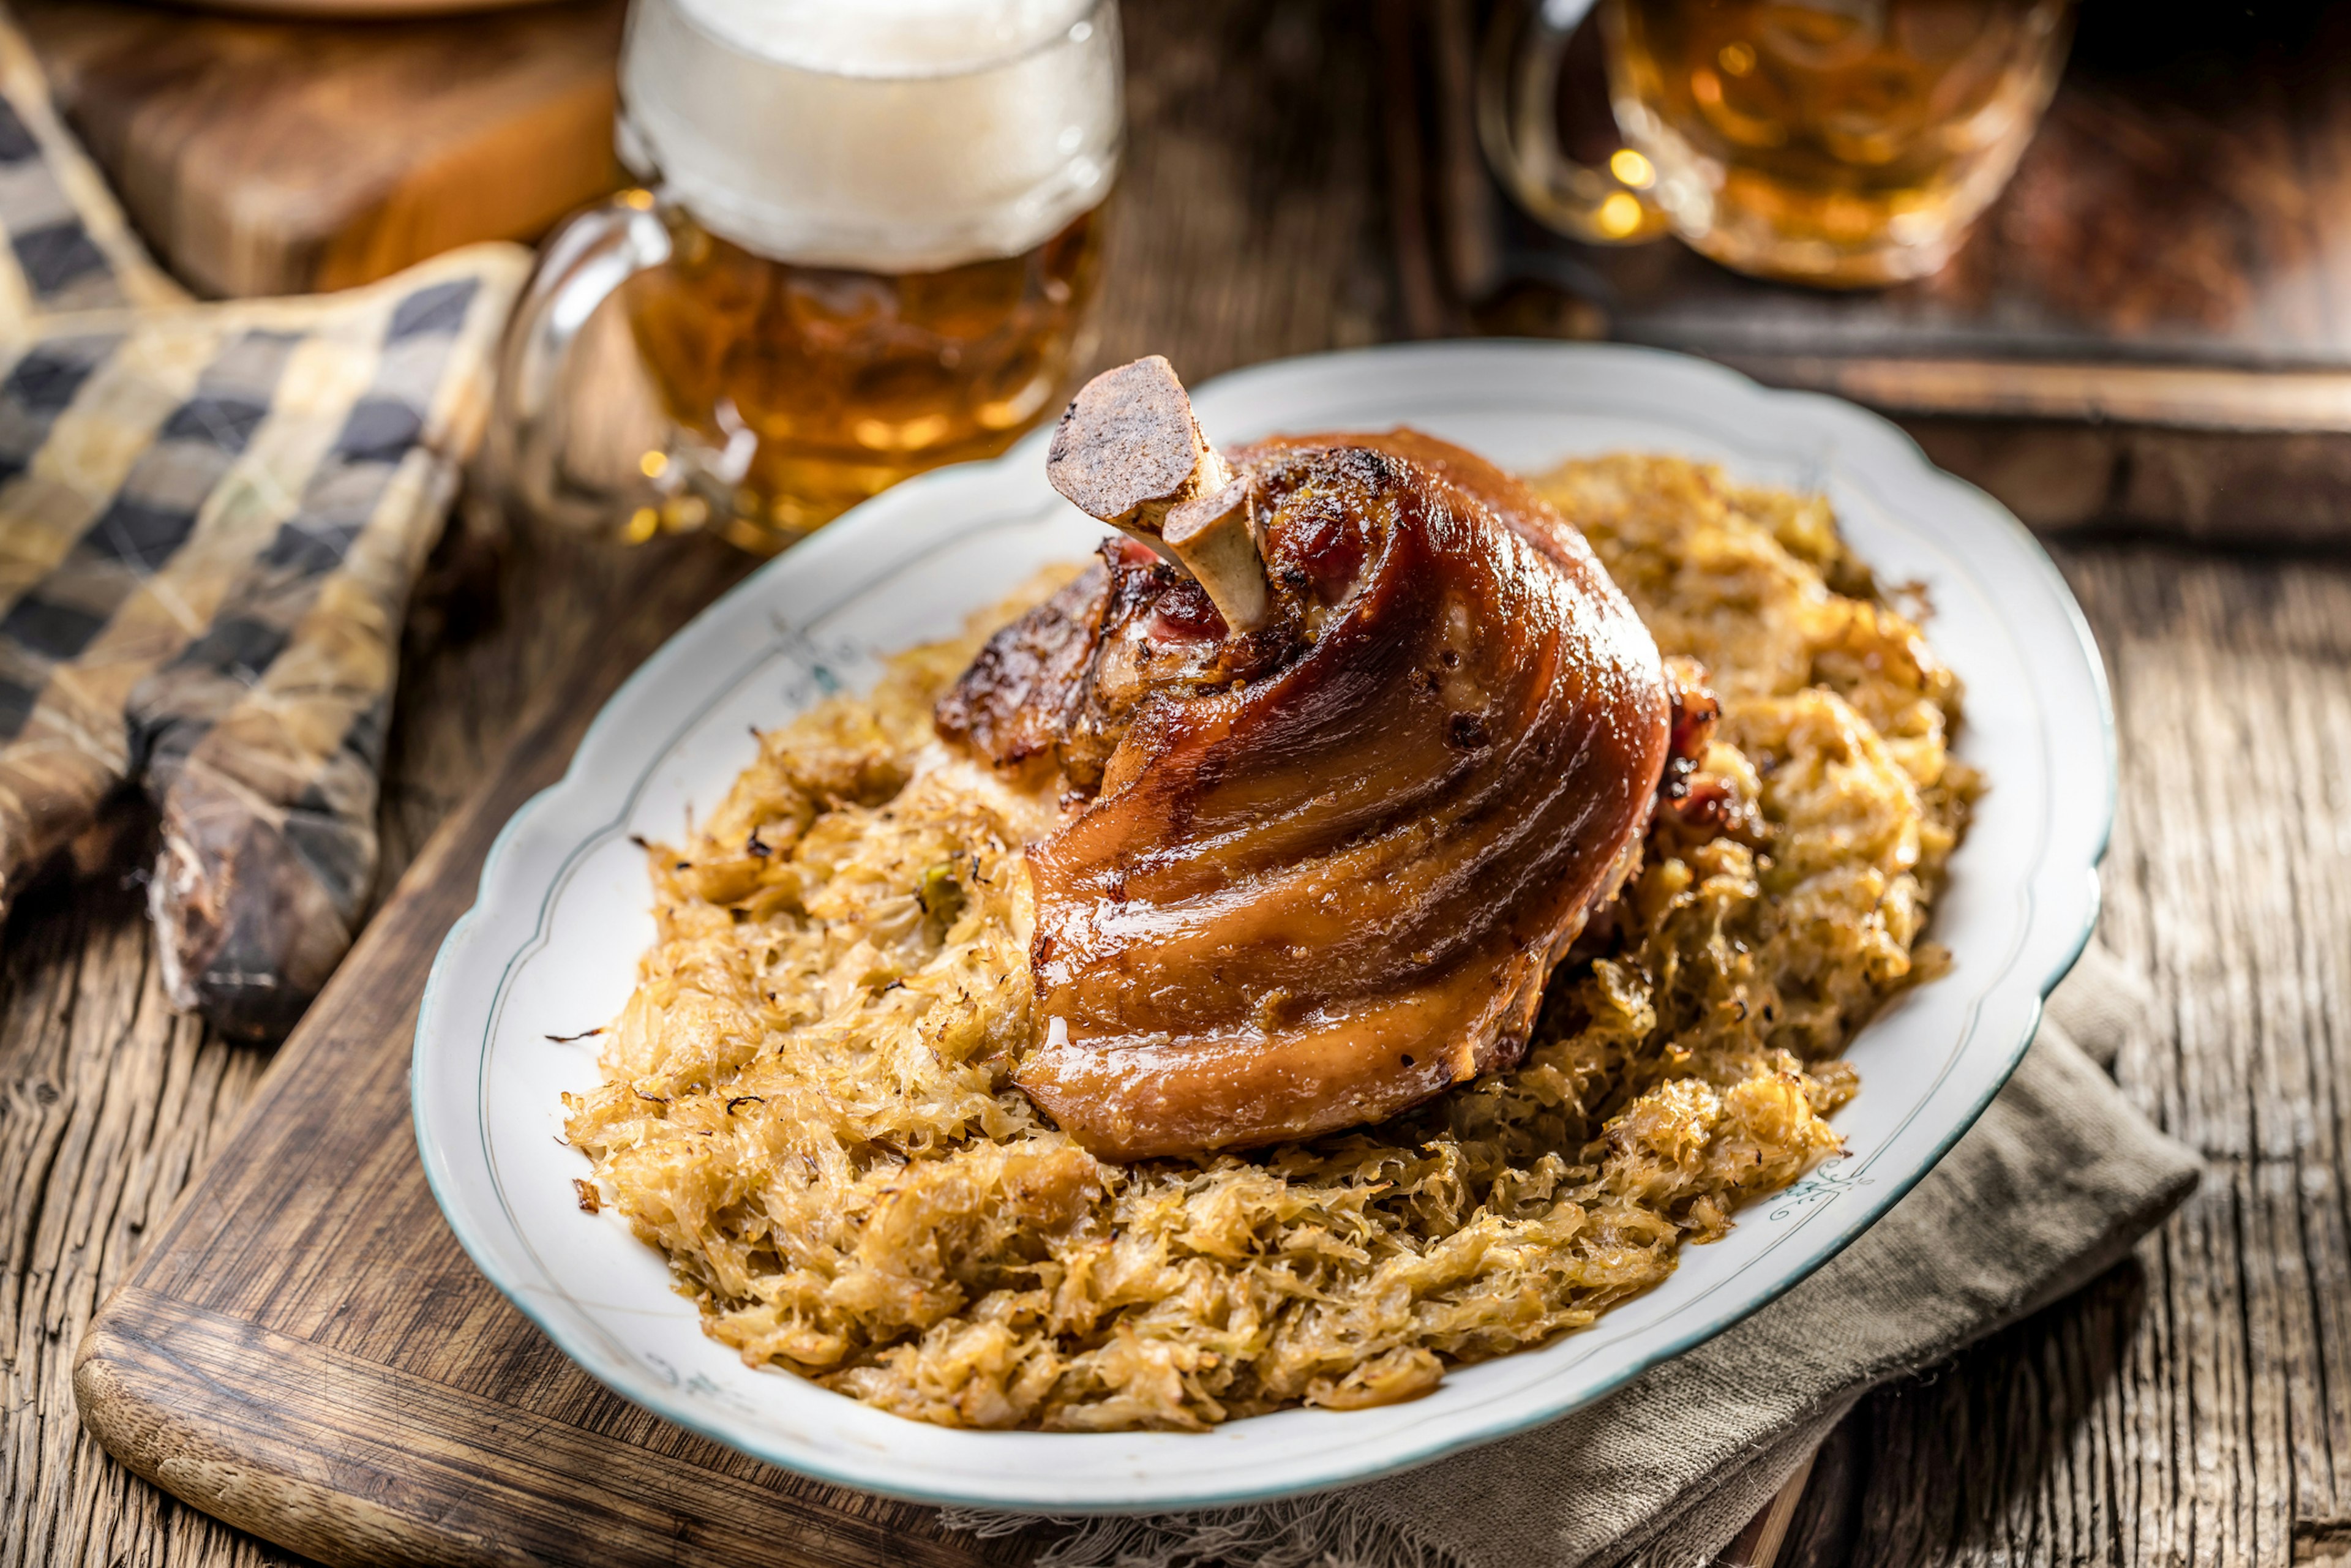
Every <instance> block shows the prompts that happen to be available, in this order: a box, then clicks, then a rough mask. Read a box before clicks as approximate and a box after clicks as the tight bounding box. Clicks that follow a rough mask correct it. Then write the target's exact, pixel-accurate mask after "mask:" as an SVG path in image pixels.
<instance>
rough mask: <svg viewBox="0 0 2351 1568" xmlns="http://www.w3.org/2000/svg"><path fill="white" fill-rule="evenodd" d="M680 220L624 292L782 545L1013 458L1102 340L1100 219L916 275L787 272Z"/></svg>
mask: <svg viewBox="0 0 2351 1568" xmlns="http://www.w3.org/2000/svg"><path fill="white" fill-rule="evenodd" d="M667 216H668V221H669V224H670V227H671V232H672V235H673V236H674V246H675V249H674V254H673V255H672V257H671V259H670V261H669V262H668V263H667V264H666V265H664V266H663V267H656V268H653V269H652V270H651V271H647V272H642V273H639V274H638V275H637V276H636V277H633V278H632V279H631V280H630V281H629V283H628V285H627V290H626V294H625V296H624V298H625V299H626V302H627V307H628V311H629V321H630V326H631V327H632V329H633V331H634V333H635V336H636V340H637V348H638V351H639V352H640V353H641V354H642V355H643V357H644V361H645V367H646V369H647V370H648V371H650V372H651V373H652V377H653V386H654V389H655V391H656V392H658V394H659V395H660V397H661V400H662V403H663V406H664V410H665V411H666V412H667V413H668V414H669V416H670V417H671V418H672V419H674V420H675V421H676V422H677V423H678V424H679V426H680V427H681V428H682V429H683V430H684V431H685V432H688V433H690V434H691V435H692V436H693V437H694V438H695V439H696V440H697V441H698V443H699V444H701V445H702V446H703V447H704V448H705V449H706V453H707V455H706V456H705V460H704V461H705V467H706V469H708V470H709V471H711V472H712V473H713V474H714V475H715V476H716V477H718V478H719V479H721V480H722V482H725V483H726V485H727V486H728V488H729V490H730V494H729V496H728V497H726V502H727V504H728V505H729V507H731V508H732V510H733V511H734V512H735V513H736V514H737V517H741V518H743V519H745V520H747V521H752V520H756V521H757V522H758V524H761V525H764V526H765V527H766V528H769V529H771V530H773V531H774V532H776V533H777V534H778V535H779V536H785V537H789V535H791V534H795V533H799V532H804V531H806V530H807V529H809V528H813V527H815V526H816V525H818V524H820V523H822V522H825V521H827V520H828V519H830V518H831V517H835V516H837V515H839V514H840V513H841V512H843V511H845V510H847V509H848V508H849V507H853V506H855V505H856V504H857V503H858V502H860V501H862V500H864V499H865V498H866V497H869V496H872V495H876V494H878V493H880V492H881V491H882V490H883V489H886V488H887V487H889V486H892V485H894V484H896V483H897V482H898V481H899V480H901V479H904V478H905V477H906V476H908V475H911V474H914V473H918V472H920V471H921V470H923V469H925V468H934V467H936V466H938V465H941V464H943V463H960V462H962V461H964V460H965V459H967V458H973V457H989V456H993V455H996V454H997V453H998V452H1001V451H1003V450H1004V448H1005V447H1006V446H1008V445H1009V444H1011V442H1012V440H1013V439H1014V438H1015V437H1016V436H1018V435H1019V434H1020V433H1021V432H1023V431H1025V430H1027V429H1028V428H1029V426H1030V425H1032V424H1034V423H1036V422H1037V419H1038V417H1039V416H1040V414H1042V413H1045V412H1046V411H1047V409H1048V408H1049V407H1050V406H1052V405H1053V404H1054V402H1055V401H1056V399H1055V394H1056V393H1058V392H1061V390H1062V386H1063V383H1064V382H1066V381H1067V380H1068V378H1069V373H1070V368H1071V361H1072V358H1073V357H1074V356H1075V355H1077V354H1079V353H1081V352H1082V351H1083V350H1084V347H1085V345H1084V344H1083V343H1082V341H1081V339H1082V337H1083V329H1084V326H1085V324H1086V321H1087V316H1088V311H1089V308H1090V307H1091V305H1092V300H1093V297H1094V286H1095V280H1096V277H1097V275H1098V273H1099V270H1100V259H1101V248H1102V246H1101V224H1100V220H1099V218H1098V217H1097V215H1096V214H1093V213H1082V214H1079V215H1078V216H1077V217H1075V218H1073V219H1071V221H1070V222H1069V223H1068V224H1067V225H1063V226H1062V228H1061V230H1060V231H1059V232H1057V233H1056V234H1054V235H1052V236H1051V237H1050V238H1049V239H1047V240H1046V241H1045V242H1044V243H1043V244H1041V245H1039V246H1035V247H1034V248H1032V249H1030V250H1029V251H1027V252H1025V253H1023V254H1021V255H1019V256H1002V257H996V258H991V259H988V260H985V261H974V262H967V263H965V264H964V265H963V266H960V267H946V268H942V269H940V270H938V271H935V272H908V273H882V272H865V271H860V270H857V269H854V268H847V267H801V266H796V265H794V264H793V263H790V262H786V261H775V260H771V259H769V258H768V257H766V256H758V255H755V254H753V253H752V252H751V251H748V250H747V249H745V248H744V247H743V246H738V245H736V244H734V243H733V242H731V241H728V240H725V239H721V238H719V237H718V236H717V235H714V234H712V233H710V232H709V231H708V230H706V229H705V228H703V227H701V226H700V225H698V224H696V223H695V221H694V219H693V218H692V217H691V216H689V215H688V214H684V213H682V212H675V211H673V212H671V213H670V214H667ZM730 452H731V453H733V454H734V456H733V457H732V459H731V460H730V457H729V454H730Z"/></svg>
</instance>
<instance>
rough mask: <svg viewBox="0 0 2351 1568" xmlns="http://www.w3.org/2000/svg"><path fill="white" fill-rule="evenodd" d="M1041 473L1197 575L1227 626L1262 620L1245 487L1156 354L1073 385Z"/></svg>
mask: <svg viewBox="0 0 2351 1568" xmlns="http://www.w3.org/2000/svg"><path fill="white" fill-rule="evenodd" d="M1045 477H1046V478H1047V479H1048V480H1050V481H1051V483H1052V486H1053V488H1055V489H1056V490H1059V491H1060V492H1061V494H1062V495H1064V496H1066V497H1069V498H1070V499H1071V501H1073V502H1075V503H1076V504H1077V507H1078V509H1079V510H1081V511H1082V512H1084V513H1086V514H1087V515H1088V516H1089V517H1099V518H1101V519H1102V521H1103V522H1105V523H1108V524H1110V525H1111V526H1112V527H1113V528H1119V529H1121V530H1123V531H1124V532H1126V533H1128V534H1132V535H1133V536H1134V538H1139V539H1141V540H1143V541H1144V543H1145V544H1147V545H1149V546H1151V547H1152V548H1153V549H1156V550H1157V551H1159V553H1160V554H1162V555H1164V556H1167V557H1169V558H1171V559H1174V560H1175V563H1176V564H1177V565H1179V566H1181V567H1182V568H1183V569H1184V570H1186V571H1188V572H1190V573H1191V574H1192V575H1193V576H1194V577H1196V578H1197V579H1199V580H1200V586H1201V587H1203V588H1205V589H1207V591H1208V598H1209V600H1210V601H1213V602H1214V603H1215V605H1216V607H1217V613H1218V614H1220V615H1222V616H1223V617H1224V618H1225V624H1226V625H1227V626H1228V627H1230V628H1232V629H1233V630H1234V631H1236V632H1246V631H1249V629H1251V628H1252V627H1254V626H1256V625H1257V624H1258V623H1259V622H1260V621H1262V620H1263V619H1264V617H1265V611H1266V586H1265V564H1264V562H1263V561H1262V560H1261V559H1259V555H1258V549H1257V541H1256V539H1255V538H1254V537H1253V536H1252V535H1251V533H1250V531H1249V487H1248V486H1236V485H1235V483H1234V478H1233V471H1232V467H1231V465H1229V464H1228V463H1227V462H1226V461H1225V460H1224V459H1223V458H1222V457H1220V456H1218V455H1217V450H1216V448H1215V447H1213V446H1211V445H1209V444H1208V438H1207V435H1205V434H1202V433H1201V430H1200V423H1199V421H1198V420H1196V419H1195V418H1193V416H1192V400H1191V399H1190V398H1188V397H1186V396H1185V395H1184V383H1183V382H1179V381H1177V380H1176V379H1175V367H1174V366H1172V365H1170V364H1169V363H1168V362H1167V361H1166V360H1165V359H1164V358H1163V357H1161V356H1160V355H1157V354H1154V355H1152V356H1151V357H1150V358H1148V359H1143V360H1136V361H1134V362H1133V363H1131V364H1124V365H1121V366H1119V367H1118V368H1117V369H1116V370H1111V371H1103V372H1102V374H1101V375H1098V376H1096V377H1095V378H1094V379H1093V380H1092V381H1090V382H1087V383H1086V384H1085V385H1084V386H1082V387H1081V388H1080V389H1079V390H1078V395H1077V396H1076V397H1074V398H1071V400H1070V406H1069V407H1068V408H1067V409H1064V410H1063V411H1062V413H1061V424H1060V426H1059V427H1058V428H1057V429H1055V431H1054V432H1053V444H1052V446H1051V447H1050V449H1049V450H1048V451H1047V452H1046V455H1045ZM1235 491H1237V492H1238V493H1237V494H1232V495H1230V496H1229V497H1228V492H1235ZM1212 498H1213V499H1215V500H1217V501H1221V502H1222V503H1223V504H1222V505H1219V506H1212V507H1210V508H1209V509H1208V510H1207V511H1205V512H1202V513H1201V514H1200V515H1199V516H1197V517H1191V518H1189V520H1187V522H1186V525H1185V527H1184V528H1182V529H1180V530H1178V529H1176V528H1172V527H1171V526H1170V525H1171V522H1172V518H1171V517H1170V514H1171V513H1173V512H1174V511H1175V510H1176V509H1177V508H1178V507H1185V506H1186V505H1187V504H1189V503H1206V502H1208V501H1210V500H1211V499H1212ZM1179 534H1180V538H1179Z"/></svg>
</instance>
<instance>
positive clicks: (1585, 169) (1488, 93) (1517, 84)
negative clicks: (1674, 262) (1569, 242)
mask: <svg viewBox="0 0 2351 1568" xmlns="http://www.w3.org/2000/svg"><path fill="white" fill-rule="evenodd" d="M1593 4H1594V0H1502V4H1501V5H1499V6H1497V7H1496V8H1495V11H1494V19H1493V21H1492V22H1491V23H1490V24H1489V26H1488V27H1487V29H1486V38H1485V44H1484V47H1483V48H1482V50H1481V52H1480V55H1479V62H1478V91H1477V99H1478V138H1479V141H1480V142H1481V143H1482V144H1483V145H1484V147H1485V151H1486V162H1488V163H1489V164H1490V165H1492V167H1493V170H1494V172H1495V173H1496V174H1497V175H1499V177H1500V179H1501V182H1502V183H1503V185H1504V187H1505V188H1507V189H1508V190H1509V191H1510V194H1511V195H1512V196H1513V197H1515V198H1516V199H1517V201H1518V203H1519V204H1520V206H1522V207H1524V208H1525V209H1526V210H1527V212H1528V213H1529V214H1531V215H1532V216H1533V217H1534V218H1535V219H1536V220H1537V221H1539V222H1540V223H1541V224H1542V225H1543V226H1544V227H1546V228H1550V229H1552V230H1555V231H1556V232H1558V233H1560V234H1562V235H1567V236H1568V237H1569V238H1570V239H1576V240H1583V241H1584V242H1586V243H1587V244H1593V245H1638V244H1641V243H1643V242H1644V241H1646V240H1651V239H1655V238H1656V236H1657V235H1661V234H1663V233H1664V232H1665V230H1666V214H1665V213H1664V211H1663V210H1662V209H1660V208H1659V207H1658V205H1657V204H1656V202H1655V201H1654V200H1652V199H1651V198H1650V196H1649V194H1648V192H1649V189H1650V187H1651V186H1652V185H1654V184H1655V183H1656V170H1655V169H1654V168H1653V167H1652V166H1651V165H1650V163H1649V161H1648V160H1647V159H1646V158H1644V157H1643V156H1642V155H1641V154H1640V153H1638V152H1634V151H1633V150H1631V149H1630V148H1627V149H1625V150H1624V151H1621V152H1618V153H1617V154H1616V155H1615V157H1614V158H1613V159H1611V160H1610V161H1609V162H1610V166H1609V167H1608V168H1605V169H1594V168H1593V167H1592V166H1591V165H1589V164H1586V163H1580V162H1576V161H1575V160H1574V159H1573V158H1570V157H1569V156H1568V155H1567V152H1566V150H1565V149H1563V148H1562V147H1561V146H1560V144H1559V108H1558V106H1559V76H1560V70H1561V68H1562V66H1563V65H1564V64H1565V63H1566V59H1567V43H1568V40H1569V39H1570V38H1572V37H1574V36H1575V30H1576V28H1577V27H1578V26H1580V25H1581V24H1582V23H1583V18H1584V16H1586V15H1587V14H1588V13H1589V12H1590V11H1591V10H1592V7H1593Z"/></svg>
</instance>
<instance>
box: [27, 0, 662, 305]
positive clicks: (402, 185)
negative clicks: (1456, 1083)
mask: <svg viewBox="0 0 2351 1568" xmlns="http://www.w3.org/2000/svg"><path fill="white" fill-rule="evenodd" d="M12 9H13V11H14V13H15V15H16V18H17V21H18V22H19V24H20V25H21V26H23V28H24V30H25V32H26V36H27V37H30V38H31V40H32V43H33V47H34V50H35V52H36V53H37V54H38V55H39V56H40V57H41V61H42V64H43V66H44V67H45V68H47V71H48V73H49V78H50V81H51V83H52V86H53V88H54V90H55V92H56V95H57V103H58V106H59V107H60V108H61V109H63V110H64V111H65V113H66V115H67V118H68V120H69V121H70V123H71V124H72V125H73V127H74V129H75V130H76V131H78V132H79V134H80V135H81V137H82V140H83V141H85V142H86V143H87V144H88V146H89V150H90V152H91V155H92V156H93V157H95V158H96V159H97V160H98V162H99V167H101V168H102V169H104V170H105V172H106V173H107V177H108V178H109V179H110V181H112V182H113V184H114V187H115V190H116V192H117V193H119V194H120V197H121V198H122V203H123V205H124V206H125V207H126V208H128V209H129V211H130V214H131V221H132V222H133V223H134V224H135V225H137V226H138V227H139V229H140V230H141V233H142V234H143V235H145V237H146V239H147V241H148V243H149V244H150V245H151V246H153V247H154V249H155V250H156V252H157V253H158V255H159V256H160V257H161V259H162V261H163V263H164V265H165V266H167V267H170V268H171V269H172V271H173V272H175V273H177V274H178V275H179V276H180V277H181V279H182V280H183V282H186V283H187V284H189V285H190V286H191V287H194V288H196V289H197V290H199V291H200V292H203V293H205V294H212V295H256V294H297V293H306V292H309V291H312V290H316V289H327V288H343V287H350V286H351V285H353V284H358V283H365V282H368V281H369V280H371V279H373V278H378V277H386V276H389V275H390V274H392V273H394V272H397V271H399V270H400V269H401V268H402V267H406V266H408V265H409V264H410V263H411V262H414V261H419V260H422V259H423V258H424V257H425V256H432V255H435V254H437V253H438V252H441V251H444V250H447V249H450V248H451V247H453V246H459V245H465V244H467V243H469V242H471V241H475V240H485V239H520V240H528V239H533V238H536V237H537V236H538V235H540V234H542V233H544V232H545V231H546V230H547V228H548V227H549V225H552V224H553V223H554V222H555V221H556V220H557V219H559V218H560V217H561V216H562V215H563V214H566V213H568V212H569V211H570V210H571V209H572V208H574V207H577V206H580V205H581V204H585V203H587V202H590V201H592V200H594V199H595V198H596V197H597V196H599V195H601V194H602V193H605V192H607V191H610V190H612V189H614V188H615V187H616V186H617V185H619V184H620V183H621V181H622V175H621V172H620V170H619V167H618V165H617V164H616V163H615V162H614V160H613V156H612V109H613V102H614V77H613V64H614V61H615V59H616V58H617V57H618V50H619V47H620V32H621V18H622V0H567V3H565V4H559V5H543V6H538V7H532V8H527V9H524V10H520V11H513V12H505V13H497V14H493V15H487V16H453V17H446V18H440V19H434V20H424V21H401V22H340V23H338V22H310V21H277V20H265V19H261V18H255V17H239V16H202V15H193V14H188V13H183V12H174V11H166V10H158V9H155V8H152V7H149V6H144V5H120V4H113V3H110V0H16V4H15V5H13V7H12Z"/></svg>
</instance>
